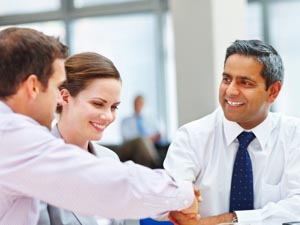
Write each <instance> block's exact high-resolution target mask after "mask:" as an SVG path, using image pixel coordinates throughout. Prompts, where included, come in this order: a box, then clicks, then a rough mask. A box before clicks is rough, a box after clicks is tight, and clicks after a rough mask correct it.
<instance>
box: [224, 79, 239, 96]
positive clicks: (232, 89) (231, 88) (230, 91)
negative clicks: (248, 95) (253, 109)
mask: <svg viewBox="0 0 300 225" xmlns="http://www.w3.org/2000/svg"><path fill="white" fill-rule="evenodd" d="M239 93H240V91H239V88H238V86H237V84H236V82H234V81H232V82H231V83H230V84H229V85H228V86H227V89H226V94H227V95H228V96H236V95H238V94H239Z"/></svg>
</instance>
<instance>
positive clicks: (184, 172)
mask: <svg viewBox="0 0 300 225" xmlns="http://www.w3.org/2000/svg"><path fill="white" fill-rule="evenodd" d="M242 131H243V128H241V127H240V126H239V125H238V124H237V123H234V122H231V121H228V120H227V119H226V118H225V117H224V115H223V111H222V110H221V109H220V108H219V109H217V110H216V111H215V112H213V113H212V114H210V115H208V116H206V117H204V118H202V119H199V120H196V121H193V122H191V123H188V124H186V125H184V126H183V127H181V128H180V129H179V130H178V131H177V133H176V135H175V138H174V140H173V143H172V144H171V146H170V148H169V150H168V154H167V157H166V159H165V162H164V167H165V169H166V171H167V172H168V173H169V174H170V175H171V176H173V177H174V178H175V179H181V180H182V179H183V180H188V181H193V182H194V183H195V184H196V186H198V187H199V188H200V191H201V195H202V197H203V202H202V203H200V215H201V216H202V217H207V216H214V215H219V214H222V213H226V212H229V200H230V186H231V176H232V170H233V163H234V160H235V155H236V152H237V149H238V140H237V139H236V138H237V136H238V135H239V134H240V133H241V132H242ZM251 131H252V132H253V133H254V134H255V136H256V138H255V139H254V140H253V141H252V142H251V143H250V145H249V147H248V151H249V154H250V157H251V161H252V168H253V179H254V208H255V210H247V211H237V212H236V213H237V216H238V220H239V222H251V221H254V222H255V221H256V222H261V221H266V222H268V221H292V220H300V121H299V119H296V118H291V117H284V116H282V115H280V114H276V113H269V115H268V117H267V118H266V119H265V120H264V121H263V122H262V123H261V124H260V125H258V126H257V127H255V128H254V129H252V130H251Z"/></svg>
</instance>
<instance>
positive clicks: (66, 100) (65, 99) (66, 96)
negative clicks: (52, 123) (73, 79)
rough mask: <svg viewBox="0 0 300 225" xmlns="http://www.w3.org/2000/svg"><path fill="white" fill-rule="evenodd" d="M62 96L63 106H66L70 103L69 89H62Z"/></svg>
mask: <svg viewBox="0 0 300 225" xmlns="http://www.w3.org/2000/svg"><path fill="white" fill-rule="evenodd" d="M60 95H61V99H62V105H66V104H68V103H69V101H70V96H71V95H70V92H69V91H68V90H67V89H61V90H60Z"/></svg>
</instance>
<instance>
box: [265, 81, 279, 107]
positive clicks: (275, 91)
mask: <svg viewBox="0 0 300 225" xmlns="http://www.w3.org/2000/svg"><path fill="white" fill-rule="evenodd" d="M281 87H282V84H281V82H280V81H276V82H274V83H273V84H271V86H270V87H269V98H268V101H269V102H270V103H273V102H274V101H275V99H276V98H277V96H278V95H279V92H280V90H281Z"/></svg>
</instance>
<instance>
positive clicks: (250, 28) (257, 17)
mask: <svg viewBox="0 0 300 225" xmlns="http://www.w3.org/2000/svg"><path fill="white" fill-rule="evenodd" d="M246 26H247V27H246V33H247V36H248V38H249V39H250V38H251V39H260V40H262V39H263V24H262V5H261V4H260V3H259V2H252V3H249V4H248V7H247V10H246Z"/></svg>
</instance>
